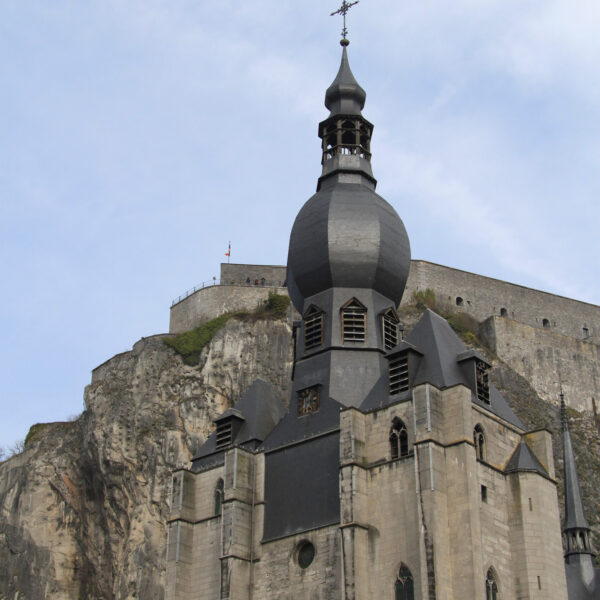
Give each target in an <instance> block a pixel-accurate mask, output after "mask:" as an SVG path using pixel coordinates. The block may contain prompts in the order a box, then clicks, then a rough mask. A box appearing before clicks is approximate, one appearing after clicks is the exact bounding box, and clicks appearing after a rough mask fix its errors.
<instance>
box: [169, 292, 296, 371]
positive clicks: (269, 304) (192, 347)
mask: <svg viewBox="0 0 600 600" xmlns="http://www.w3.org/2000/svg"><path fill="white" fill-rule="evenodd" d="M289 306H290V299H289V297H288V296H284V295H283V294H276V293H275V292H269V297H268V299H267V300H266V301H265V303H264V304H262V305H261V306H259V307H258V308H257V309H256V310H255V311H253V312H244V311H240V312H231V313H225V314H224V315H221V316H220V317H217V318H215V319H212V320H211V321H207V322H206V323H203V324H202V325H200V326H199V327H196V328H195V329H192V330H191V331H186V332H184V333H180V334H179V335H176V336H174V337H169V338H163V341H164V343H165V344H167V346H170V347H171V348H173V350H175V351H176V352H177V353H178V354H180V355H181V357H182V358H183V362H184V363H185V364H186V365H190V366H196V365H197V364H198V363H199V362H200V353H201V352H202V348H204V346H206V344H208V343H209V342H210V340H212V338H213V337H214V335H215V334H216V333H217V332H218V331H219V330H221V329H222V328H223V327H224V326H225V323H227V321H229V319H232V318H236V319H240V320H245V321H254V320H257V319H262V318H276V319H279V318H281V317H285V315H286V314H287V310H288V308H289Z"/></svg>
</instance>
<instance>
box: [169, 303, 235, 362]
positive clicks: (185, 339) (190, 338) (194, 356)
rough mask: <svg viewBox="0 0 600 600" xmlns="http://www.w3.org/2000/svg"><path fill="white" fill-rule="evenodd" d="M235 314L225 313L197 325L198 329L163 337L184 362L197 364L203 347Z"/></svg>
mask: <svg viewBox="0 0 600 600" xmlns="http://www.w3.org/2000/svg"><path fill="white" fill-rule="evenodd" d="M234 316H235V313H225V314H224V315H221V316H220V317H217V318H216V319H212V320H211V321H208V322H206V323H203V324H202V325H200V326H199V327H196V329H192V330H191V331H186V332H184V333H180V334H179V335H176V336H175V337H172V338H163V341H164V343H165V344H167V346H170V347H171V348H173V350H175V351H176V352H178V353H179V354H181V356H182V358H183V362H184V363H185V364H186V365H190V366H194V365H197V364H198V362H199V361H200V352H201V351H202V348H204V346H206V344H208V342H210V340H212V338H213V336H214V335H215V333H217V331H219V330H220V329H222V328H223V327H224V326H225V323H227V321H229V319H231V318H232V317H234Z"/></svg>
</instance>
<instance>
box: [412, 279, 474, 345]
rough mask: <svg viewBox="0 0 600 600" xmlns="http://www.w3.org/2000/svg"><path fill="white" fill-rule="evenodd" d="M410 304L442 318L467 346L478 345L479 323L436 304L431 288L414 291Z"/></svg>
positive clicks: (462, 313)
mask: <svg viewBox="0 0 600 600" xmlns="http://www.w3.org/2000/svg"><path fill="white" fill-rule="evenodd" d="M412 304H414V305H415V307H416V308H417V309H419V310H425V309H426V308H430V309H431V310H434V311H435V312H437V313H438V314H439V315H441V316H442V317H444V319H446V321H448V323H449V324H450V327H452V329H454V331H456V333H457V334H458V335H459V336H460V337H461V338H462V339H463V340H464V341H465V342H467V344H478V343H479V340H478V339H477V331H478V330H479V323H478V322H477V320H476V319H474V318H473V317H472V316H471V315H469V314H467V313H464V312H460V313H455V312H451V311H450V310H448V309H447V307H446V306H443V305H441V304H438V302H437V299H436V297H435V292H434V291H433V290H432V289H431V288H427V289H425V290H417V291H414V292H413V294H412Z"/></svg>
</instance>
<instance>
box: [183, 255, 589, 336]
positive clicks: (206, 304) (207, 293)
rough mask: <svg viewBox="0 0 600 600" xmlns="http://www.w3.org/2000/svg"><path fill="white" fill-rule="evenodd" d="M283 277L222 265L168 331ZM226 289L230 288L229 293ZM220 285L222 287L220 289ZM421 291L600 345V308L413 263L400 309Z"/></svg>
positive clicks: (241, 302) (276, 271)
mask: <svg viewBox="0 0 600 600" xmlns="http://www.w3.org/2000/svg"><path fill="white" fill-rule="evenodd" d="M285 278H286V268H285V267H284V266H277V265H242V264H226V263H223V264H221V286H211V287H207V288H203V289H200V290H198V291H196V292H195V293H193V294H191V295H190V296H188V297H187V298H185V299H183V300H181V301H180V302H179V303H177V304H175V305H174V306H173V307H172V308H171V332H172V333H175V332H180V331H184V330H185V329H186V328H187V329H191V328H192V327H195V326H196V325H197V324H198V323H200V322H201V321H202V320H207V319H208V318H214V317H215V316H217V315H218V314H222V313H223V312H226V311H228V310H246V309H248V308H249V307H254V306H255V305H256V303H257V302H260V301H261V300H262V299H264V298H266V296H267V294H268V292H264V293H261V292H260V289H261V288H269V289H272V288H277V290H278V293H287V291H286V290H285V289H284V288H283V285H284V283H285ZM248 279H249V280H250V284H248V283H247V280H248ZM231 285H233V286H234V288H233V289H229V286H231ZM222 286H227V288H226V289H221V288H222ZM239 286H242V287H241V288H240V287H239ZM215 287H216V288H217V290H218V291H215ZM426 289H432V290H433V291H434V292H435V295H436V299H437V301H438V303H439V304H440V306H443V307H445V308H448V309H449V310H452V311H454V312H461V311H464V312H467V313H469V314H470V315H472V316H473V317H475V318H476V319H477V320H478V321H483V320H485V319H487V318H488V317H491V316H506V317H508V318H510V319H513V320H515V321H518V322H520V323H525V324H526V325H530V326H531V327H537V328H543V329H546V330H548V331H553V332H555V333H560V334H562V335H565V336H569V337H572V338H575V339H579V340H587V341H592V342H595V343H596V344H598V343H600V306H596V305H594V304H588V303H587V302H580V301H579V300H572V299H570V298H565V297H563V296H557V295H556V294H550V293H548V292H542V291H539V290H534V289H532V288H528V287H524V286H521V285H515V284H513V283H508V282H506V281H500V280H499V279H493V278H491V277H484V276H483V275H477V274H475V273H469V272H467V271H460V270H458V269H451V268H450V267H444V266H442V265H437V264H435V263H430V262H427V261H425V260H413V261H411V265H410V274H409V277H408V282H407V284H406V290H405V292H404V296H403V298H402V302H401V305H406V304H410V303H411V302H412V296H413V293H414V292H416V291H423V290H426Z"/></svg>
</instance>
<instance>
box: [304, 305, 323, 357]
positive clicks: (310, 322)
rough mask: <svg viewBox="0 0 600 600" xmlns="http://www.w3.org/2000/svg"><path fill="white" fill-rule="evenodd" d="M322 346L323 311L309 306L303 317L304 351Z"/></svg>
mask: <svg viewBox="0 0 600 600" xmlns="http://www.w3.org/2000/svg"><path fill="white" fill-rule="evenodd" d="M322 345H323V311H321V310H319V309H318V308H317V307H316V306H311V307H310V308H309V309H308V311H306V313H305V315H304V349H305V350H311V349H312V348H319V347H321V346H322Z"/></svg>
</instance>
